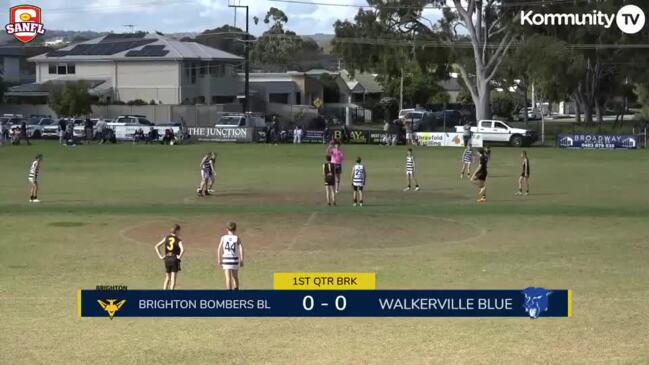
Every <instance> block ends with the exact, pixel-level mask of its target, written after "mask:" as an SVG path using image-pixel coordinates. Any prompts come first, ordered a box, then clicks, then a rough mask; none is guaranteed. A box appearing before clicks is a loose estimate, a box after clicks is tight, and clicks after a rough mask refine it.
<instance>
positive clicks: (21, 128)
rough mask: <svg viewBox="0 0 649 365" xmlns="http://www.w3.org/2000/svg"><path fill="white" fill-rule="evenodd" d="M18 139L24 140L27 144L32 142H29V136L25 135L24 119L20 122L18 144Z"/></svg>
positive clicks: (25, 124)
mask: <svg viewBox="0 0 649 365" xmlns="http://www.w3.org/2000/svg"><path fill="white" fill-rule="evenodd" d="M20 140H24V141H25V142H27V145H31V144H32V143H31V142H29V137H27V123H25V121H24V120H23V121H22V122H21V123H20V137H19V140H18V144H20Z"/></svg>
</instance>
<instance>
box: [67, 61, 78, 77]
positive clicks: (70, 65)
mask: <svg viewBox="0 0 649 365" xmlns="http://www.w3.org/2000/svg"><path fill="white" fill-rule="evenodd" d="M75 73H77V67H76V65H75V64H74V63H68V75H74V74H75Z"/></svg>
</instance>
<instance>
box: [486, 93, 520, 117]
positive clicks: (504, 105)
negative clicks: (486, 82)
mask: <svg viewBox="0 0 649 365" xmlns="http://www.w3.org/2000/svg"><path fill="white" fill-rule="evenodd" d="M517 99H518V96H516V95H515V94H513V93H511V92H509V91H508V90H503V91H498V90H492V91H491V109H492V112H493V114H494V115H495V116H498V117H501V118H504V119H505V120H508V121H511V120H512V117H513V115H514V112H516V110H517V109H518V107H519V102H518V100H517Z"/></svg>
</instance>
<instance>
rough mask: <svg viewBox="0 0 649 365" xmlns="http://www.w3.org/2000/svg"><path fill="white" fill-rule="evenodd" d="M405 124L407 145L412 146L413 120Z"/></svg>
mask: <svg viewBox="0 0 649 365" xmlns="http://www.w3.org/2000/svg"><path fill="white" fill-rule="evenodd" d="M404 124H405V125H404V126H405V128H406V143H407V144H408V145H412V144H414V143H413V139H412V120H406V121H405V123H404Z"/></svg>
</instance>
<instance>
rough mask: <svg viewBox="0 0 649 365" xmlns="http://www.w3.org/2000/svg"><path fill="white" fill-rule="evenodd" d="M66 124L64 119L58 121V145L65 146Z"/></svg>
mask: <svg viewBox="0 0 649 365" xmlns="http://www.w3.org/2000/svg"><path fill="white" fill-rule="evenodd" d="M67 127H68V125H67V122H66V121H65V119H59V143H60V144H65V131H66V130H67Z"/></svg>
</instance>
